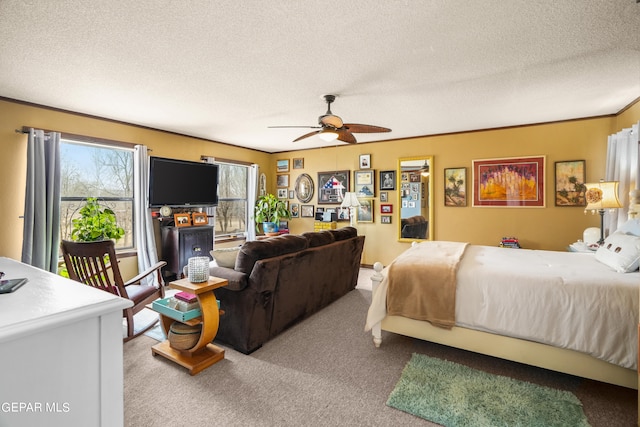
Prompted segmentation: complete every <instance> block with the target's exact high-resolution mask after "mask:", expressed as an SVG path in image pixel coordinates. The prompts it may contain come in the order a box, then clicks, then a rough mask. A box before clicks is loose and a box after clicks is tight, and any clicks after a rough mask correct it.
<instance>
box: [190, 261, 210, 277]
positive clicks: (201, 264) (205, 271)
mask: <svg viewBox="0 0 640 427" xmlns="http://www.w3.org/2000/svg"><path fill="white" fill-rule="evenodd" d="M188 268H189V270H188V275H189V281H190V282H191V283H202V282H206V281H207V280H209V257H206V256H196V257H191V258H189V267H188Z"/></svg>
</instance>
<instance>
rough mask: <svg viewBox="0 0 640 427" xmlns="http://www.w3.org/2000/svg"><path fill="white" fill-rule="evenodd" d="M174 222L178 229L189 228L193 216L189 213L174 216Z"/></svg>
mask: <svg viewBox="0 0 640 427" xmlns="http://www.w3.org/2000/svg"><path fill="white" fill-rule="evenodd" d="M173 221H174V222H175V223H176V227H189V226H190V225H191V215H189V214H188V213H177V214H173Z"/></svg>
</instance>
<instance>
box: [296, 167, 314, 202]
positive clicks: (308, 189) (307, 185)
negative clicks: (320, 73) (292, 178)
mask: <svg viewBox="0 0 640 427" xmlns="http://www.w3.org/2000/svg"><path fill="white" fill-rule="evenodd" d="M295 191H296V197H297V198H298V200H300V202H301V203H307V202H309V201H310V200H311V198H312V197H313V180H312V179H311V177H310V176H309V175H308V174H306V173H303V174H302V175H300V176H299V177H298V179H296V188H295Z"/></svg>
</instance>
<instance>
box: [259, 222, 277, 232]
mask: <svg viewBox="0 0 640 427" xmlns="http://www.w3.org/2000/svg"><path fill="white" fill-rule="evenodd" d="M262 230H264V234H268V233H277V232H278V224H276V223H275V222H263V223H262Z"/></svg>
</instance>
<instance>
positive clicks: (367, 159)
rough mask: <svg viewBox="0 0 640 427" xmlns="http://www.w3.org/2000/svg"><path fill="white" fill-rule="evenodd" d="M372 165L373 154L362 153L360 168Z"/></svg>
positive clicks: (367, 167)
mask: <svg viewBox="0 0 640 427" xmlns="http://www.w3.org/2000/svg"><path fill="white" fill-rule="evenodd" d="M370 167H371V154H360V169H369V168H370Z"/></svg>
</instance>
